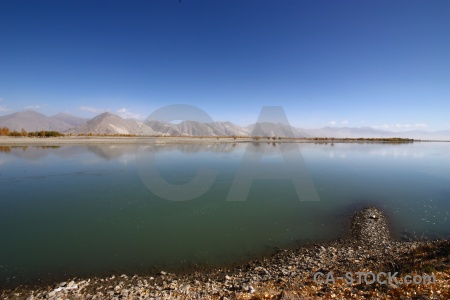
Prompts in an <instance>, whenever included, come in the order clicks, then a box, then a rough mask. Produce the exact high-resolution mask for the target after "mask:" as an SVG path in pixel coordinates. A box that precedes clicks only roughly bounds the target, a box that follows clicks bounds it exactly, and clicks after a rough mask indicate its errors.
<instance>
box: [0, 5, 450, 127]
mask: <svg viewBox="0 0 450 300" xmlns="http://www.w3.org/2000/svg"><path fill="white" fill-rule="evenodd" d="M449 15H450V2H449V1H413V0H408V1H380V0H377V1H364V0H362V1H361V0H358V1H347V0H345V1H321V0H317V1H312V0H311V1H297V0H296V1H274V0H271V1H265V0H254V1H245V0H227V1H220V0H217V1H206V0H203V1H202V0H198V1H197V0H196V1H194V0H182V1H181V2H179V1H178V0H173V1H172V0H159V1H158V0H154V1H109V0H108V1H100V0H96V1H91V0H89V1H83V0H76V1H73V0H65V1H21V0H17V1H12V0H4V1H0V98H1V100H0V114H1V115H5V114H9V113H12V112H16V111H21V110H24V109H35V110H37V111H39V112H41V113H44V114H46V115H52V114H55V113H58V112H69V113H71V114H74V115H78V116H84V117H93V116H95V115H96V114H98V113H100V112H103V111H110V112H113V113H118V114H120V115H122V116H127V117H132V116H138V117H140V118H145V117H147V116H148V115H149V114H150V113H151V112H153V111H154V110H155V109H157V108H159V107H161V106H164V105H169V104H177V103H185V104H191V105H195V106H198V107H200V108H202V109H203V110H205V111H206V112H207V113H208V114H210V115H211V117H212V118H213V119H214V120H215V121H225V120H228V121H231V122H234V123H237V124H239V125H247V124H250V123H254V122H256V120H257V117H258V114H259V111H260V109H261V106H264V105H281V106H283V107H284V109H285V111H286V113H287V116H288V119H289V121H290V123H291V124H292V125H295V126H300V127H323V126H326V125H327V124H328V125H332V126H350V127H361V126H373V127H378V128H384V129H389V130H406V129H426V130H440V129H448V128H450V117H449V115H450V114H449V113H448V112H449V111H450V55H449V53H450V38H449V36H450V35H449V34H450V18H449V17H448V16H449Z"/></svg>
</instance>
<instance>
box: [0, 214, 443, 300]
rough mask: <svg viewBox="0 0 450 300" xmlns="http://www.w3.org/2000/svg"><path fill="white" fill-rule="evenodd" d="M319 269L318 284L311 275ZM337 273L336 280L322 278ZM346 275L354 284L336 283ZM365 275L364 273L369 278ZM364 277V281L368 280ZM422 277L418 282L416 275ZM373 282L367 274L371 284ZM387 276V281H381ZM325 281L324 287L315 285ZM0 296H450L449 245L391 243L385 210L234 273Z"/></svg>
mask: <svg viewBox="0 0 450 300" xmlns="http://www.w3.org/2000/svg"><path fill="white" fill-rule="evenodd" d="M316 272H321V273H322V274H324V275H323V276H319V277H317V278H316V279H318V280H316V281H315V280H314V274H316ZM330 272H331V274H332V276H333V279H334V282H333V281H332V280H329V281H328V283H327V284H325V283H324V282H323V281H325V280H326V279H330V278H326V277H327V276H328V275H329V274H330ZM346 272H351V273H352V274H353V279H354V282H353V283H348V282H345V281H344V280H340V279H338V277H341V276H342V277H344V276H345V274H346ZM356 272H366V273H367V272H372V273H374V274H379V272H385V273H388V272H391V273H392V274H394V273H395V272H398V275H397V276H396V277H395V278H396V280H397V281H396V280H393V281H391V282H388V281H387V280H386V283H381V284H380V283H377V282H374V283H372V284H367V283H366V282H364V280H363V281H362V282H359V280H358V276H357V273H356ZM423 274H428V275H430V276H431V275H433V276H434V277H435V278H436V280H435V282H434V283H421V284H418V285H416V284H413V283H412V284H409V285H406V284H405V283H406V282H405V281H404V280H403V277H404V276H406V275H411V276H412V278H413V277H414V275H417V276H419V275H420V276H422V275H423ZM364 276H365V275H364ZM364 276H363V278H365V277H364ZM417 278H419V277H417ZM370 279H371V277H370V276H369V281H371V280H370ZM382 279H384V277H383V278H382ZM318 281H321V282H318ZM1 297H2V299H319V298H326V299H333V298H336V299H344V298H345V299H350V298H352V299H366V298H378V299H379V298H393V299H398V298H404V299H412V298H414V299H448V298H450V241H445V240H444V241H421V242H400V241H395V240H393V239H392V238H391V236H390V234H389V230H388V223H387V220H386V218H385V217H384V215H383V214H382V212H381V211H379V210H378V209H375V208H367V209H364V210H362V211H361V212H359V213H357V214H356V215H355V216H354V217H353V221H352V225H351V237H350V238H348V239H345V240H340V241H334V242H330V243H326V244H321V245H319V244H315V245H309V246H305V247H301V248H299V249H294V250H280V251H278V252H277V253H275V254H274V255H273V256H271V257H267V258H263V259H259V260H253V261H249V262H247V263H245V264H243V265H240V266H237V267H233V268H230V269H211V270H207V271H193V272H192V273H190V274H174V273H168V272H164V271H161V272H159V274H154V275H153V276H129V275H122V276H110V277H106V278H72V279H70V280H67V281H65V282H61V283H57V284H54V285H49V286H41V287H34V288H30V287H18V288H16V289H14V290H4V291H2V292H1Z"/></svg>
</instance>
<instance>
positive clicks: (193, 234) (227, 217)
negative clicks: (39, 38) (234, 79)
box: [0, 143, 450, 286]
mask: <svg viewBox="0 0 450 300" xmlns="http://www.w3.org/2000/svg"><path fill="white" fill-rule="evenodd" d="M280 147H282V146H281V145H280V144H275V145H272V144H270V145H267V144H261V145H260V146H256V145H254V144H234V145H233V144H215V145H198V144H197V145H186V144H184V145H160V146H148V147H146V148H144V150H142V148H138V147H137V146H133V145H90V146H61V147H33V146H30V147H7V146H1V147H0V151H1V152H0V241H1V247H0V286H1V285H6V284H19V283H23V282H29V281H35V280H37V279H43V280H46V279H52V278H59V279H61V280H62V279H64V278H65V277H68V276H74V275H93V274H96V275H102V274H107V273H110V272H127V273H133V272H146V271H149V270H153V268H156V269H158V268H161V269H162V268H170V269H173V268H185V267H190V266H193V265H196V264H210V265H214V264H225V263H232V262H236V261H240V260H242V259H246V258H249V257H254V256H256V255H262V254H264V253H267V252H268V251H272V250H273V249H274V247H288V246H290V245H297V244H299V243H305V242H310V241H320V240H330V239H334V238H336V237H339V236H342V235H343V234H344V231H345V228H346V226H348V216H349V215H351V214H352V213H353V212H354V211H355V210H356V209H359V208H361V207H363V206H366V205H376V206H377V207H379V208H381V209H383V210H384V211H386V212H387V213H388V215H389V218H390V219H391V220H392V221H393V230H394V233H395V234H396V235H397V236H398V237H402V236H407V237H412V236H415V237H422V236H423V237H428V238H434V237H449V236H450V215H449V214H450V172H449V171H450V143H414V144H399V145H395V144H334V145H331V144H327V145H325V144H300V149H301V154H302V157H303V160H302V159H301V157H298V153H297V152H295V151H291V150H289V151H288V150H286V151H287V152H289V153H290V154H292V155H294V156H297V159H298V161H299V162H300V164H301V163H304V165H303V166H304V168H303V169H304V172H303V173H304V174H307V175H308V176H309V177H310V179H311V180H312V181H311V182H312V183H313V184H314V187H315V189H316V191H317V194H318V196H319V199H320V201H301V200H308V199H305V198H307V196H305V197H303V199H302V197H300V198H299V197H298V195H297V193H296V190H295V189H294V185H293V182H292V180H281V179H257V180H255V181H253V184H252V186H251V189H250V191H249V193H248V196H247V197H246V201H242V202H234V201H226V199H227V195H228V192H229V190H230V187H231V185H232V182H233V180H234V178H235V176H236V173H237V172H238V170H240V169H239V168H240V166H242V163H243V161H244V160H245V159H244V157H247V158H248V157H252V156H257V155H261V153H263V157H262V159H261V164H262V165H264V166H267V174H270V172H271V170H272V169H273V166H274V165H277V164H280V163H282V162H283V161H284V160H283V156H281V155H280V149H281V148H280ZM246 151H247V152H246ZM142 153H144V154H145V155H142ZM149 153H150V154H152V155H154V160H153V163H154V166H156V170H157V173H158V174H159V176H160V177H161V178H163V179H164V180H165V181H167V182H168V183H171V184H178V185H180V184H185V183H188V182H189V181H191V180H192V178H193V177H194V176H195V174H196V172H197V170H198V169H201V168H203V169H205V168H206V169H209V170H210V172H212V173H211V174H213V175H214V176H215V177H214V176H212V175H211V174H210V175H209V176H207V178H209V179H208V180H210V181H211V182H212V185H211V187H210V188H209V189H207V191H206V192H205V193H204V194H203V195H201V196H200V197H198V198H196V199H193V200H189V201H169V200H165V199H162V198H160V197H158V196H157V195H155V194H154V193H153V192H152V190H151V189H149V188H147V186H146V185H145V184H144V182H145V180H144V181H143V180H142V178H141V177H142V168H143V167H145V161H146V159H147V158H146V155H148V154H149ZM244 153H245V155H246V156H244ZM136 158H138V159H136ZM136 162H137V163H136ZM144 179H145V178H144ZM148 179H149V178H146V180H148ZM150 179H151V178H150ZM201 188H202V187H201V184H200V187H199V189H201Z"/></svg>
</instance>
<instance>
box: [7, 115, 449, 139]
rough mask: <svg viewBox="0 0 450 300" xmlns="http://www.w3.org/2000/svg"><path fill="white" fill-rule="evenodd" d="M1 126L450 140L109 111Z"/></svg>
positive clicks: (18, 119)
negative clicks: (166, 119) (177, 120)
mask: <svg viewBox="0 0 450 300" xmlns="http://www.w3.org/2000/svg"><path fill="white" fill-rule="evenodd" d="M0 127H8V128H10V130H17V131H20V130H21V129H22V128H23V129H25V130H26V131H42V130H44V131H59V132H61V133H70V134H89V133H92V134H123V135H163V136H277V137H296V138H314V137H317V138H325V137H328V138H393V137H399V138H412V139H422V140H449V141H450V129H444V130H438V131H426V130H409V131H403V132H393V131H387V130H381V129H376V128H372V127H368V126H365V127H331V126H326V127H322V128H297V127H291V126H288V125H283V124H274V123H260V124H256V123H255V124H251V125H248V126H245V127H243V126H239V125H236V124H234V123H232V122H229V121H225V122H219V121H218V122H212V123H201V122H197V121H189V120H188V121H182V122H180V123H179V124H173V123H164V122H159V121H155V120H146V121H139V120H134V119H124V118H122V117H120V116H118V115H116V114H113V113H110V112H105V113H101V114H99V115H97V116H95V117H93V118H91V119H88V118H80V117H77V116H74V115H71V114H68V113H59V114H56V115H53V116H46V115H44V114H41V113H39V112H36V111H32V110H28V111H21V112H16V113H12V114H9V115H4V116H0Z"/></svg>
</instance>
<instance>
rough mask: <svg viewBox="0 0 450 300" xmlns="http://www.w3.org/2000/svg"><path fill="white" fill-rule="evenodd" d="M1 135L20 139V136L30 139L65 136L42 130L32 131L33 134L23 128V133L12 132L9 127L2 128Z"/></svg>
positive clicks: (0, 129)
mask: <svg viewBox="0 0 450 300" xmlns="http://www.w3.org/2000/svg"><path fill="white" fill-rule="evenodd" d="M0 135H3V136H14V137H19V136H23V137H25V136H28V137H57V136H64V134H62V133H60V132H58V131H45V130H41V131H32V132H27V131H26V130H25V129H23V128H22V130H21V131H17V130H13V131H11V130H10V129H9V128H8V127H3V128H0Z"/></svg>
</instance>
